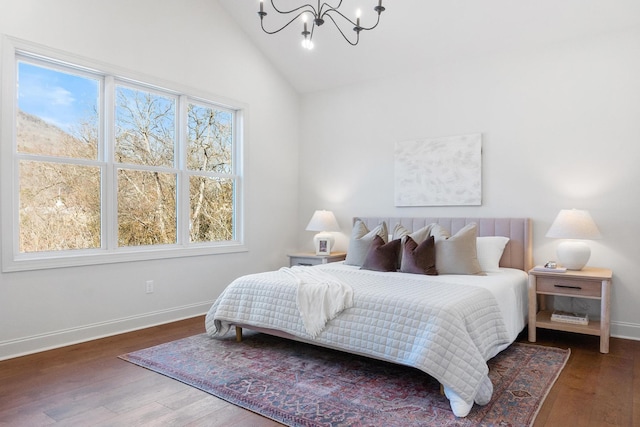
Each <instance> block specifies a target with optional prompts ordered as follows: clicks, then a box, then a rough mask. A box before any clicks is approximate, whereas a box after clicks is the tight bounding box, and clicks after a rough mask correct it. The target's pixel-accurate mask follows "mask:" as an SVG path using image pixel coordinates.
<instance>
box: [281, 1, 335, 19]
mask: <svg viewBox="0 0 640 427" xmlns="http://www.w3.org/2000/svg"><path fill="white" fill-rule="evenodd" d="M341 3H342V1H341ZM271 7H273V9H274V10H275V11H276V12H278V13H281V14H283V15H288V14H289V13H293V12H297V11H298V10H300V9H304V8H305V7H308V8H310V9H311V10H312V11H313V15H314V16H316V15H317V14H318V11H317V10H316V8H315V7H313V6H312V5H310V4H309V3H307V4H303V5H302V6H298V7H296V8H295V9H291V10H280V9H278V8H277V6H276V4H275V2H274V0H271ZM298 16H300V15H298ZM296 18H297V16H296Z"/></svg>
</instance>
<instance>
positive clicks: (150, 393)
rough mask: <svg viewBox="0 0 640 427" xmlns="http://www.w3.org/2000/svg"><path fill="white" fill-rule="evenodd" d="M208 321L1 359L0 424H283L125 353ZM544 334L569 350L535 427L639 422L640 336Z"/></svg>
mask: <svg viewBox="0 0 640 427" xmlns="http://www.w3.org/2000/svg"><path fill="white" fill-rule="evenodd" d="M203 324H204V320H203V318H202V317H197V318H194V319H188V320H184V321H180V322H176V323H171V324H168V325H163V326H157V327H153V328H149V329H144V330H141V331H136V332H131V333H127V334H123V335H118V336H115V337H110V338H104V339H100V340H96V341H92V342H89V343H84V344H78V345H74V346H70V347H66V348H62V349H57V350H51V351H47V352H43V353H38V354H34V355H30V356H24V357H20V358H16V359H11V360H7V361H3V362H0V426H5V425H6V426H46V425H53V424H55V425H59V426H60V425H62V426H103V425H104V426H135V425H154V426H156V425H157V426H231V425H232V426H240V427H248V426H252V427H265V426H270V427H273V426H279V425H280V424H278V423H276V422H273V421H271V420H269V419H266V418H263V417H261V416H259V415H256V414H254V413H252V412H249V411H245V410H243V409H240V408H238V407H236V406H233V405H231V404H228V403H226V402H224V401H222V400H220V399H217V398H215V397H213V396H211V395H209V394H207V393H204V392H202V391H199V390H197V389H195V388H192V387H189V386H187V385H184V384H182V383H180V382H178V381H174V380H171V379H169V378H167V377H164V376H163V375H159V374H156V373H153V372H151V371H148V370H146V369H143V368H139V367H137V366H135V365H132V364H130V363H127V362H124V361H122V360H120V359H118V358H117V356H118V355H120V354H124V353H127V352H130V351H134V350H138V349H142V348H145V347H149V346H152V345H156V344H160V343H163V342H168V341H172V340H175V339H178V338H182V337H186V336H190V335H194V334H197V333H201V332H203V331H204V326H203ZM538 338H539V343H540V344H543V345H555V346H557V347H562V348H567V347H569V348H571V357H570V359H569V362H568V363H567V366H566V368H565V369H564V371H563V372H562V374H561V375H560V378H559V379H558V381H557V382H556V385H555V386H554V387H553V389H552V390H551V392H550V393H549V395H548V397H547V399H546V401H545V403H544V405H543V407H542V408H541V410H540V412H539V414H538V417H537V419H536V422H535V426H536V427H542V426H547V427H548V426H640V342H636V341H628V340H621V339H615V338H614V339H612V340H611V352H610V353H609V354H606V355H604V354H600V353H599V352H598V348H599V347H598V338H597V337H590V336H584V335H575V334H566V333H561V332H552V331H545V330H539V331H538ZM522 340H523V341H525V340H526V335H524V338H523V339H522Z"/></svg>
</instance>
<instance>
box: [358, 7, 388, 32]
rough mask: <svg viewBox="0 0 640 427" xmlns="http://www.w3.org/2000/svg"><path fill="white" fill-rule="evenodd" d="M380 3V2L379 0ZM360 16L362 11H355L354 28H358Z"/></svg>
mask: <svg viewBox="0 0 640 427" xmlns="http://www.w3.org/2000/svg"><path fill="white" fill-rule="evenodd" d="M380 1H382V0H380ZM361 15H362V11H361V10H360V9H358V10H356V27H358V28H360V16H361Z"/></svg>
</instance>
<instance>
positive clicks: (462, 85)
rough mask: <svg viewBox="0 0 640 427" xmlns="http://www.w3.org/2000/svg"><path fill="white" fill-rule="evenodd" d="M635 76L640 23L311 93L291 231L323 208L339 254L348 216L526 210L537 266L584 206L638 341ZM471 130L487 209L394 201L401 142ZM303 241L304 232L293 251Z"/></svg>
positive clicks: (619, 312) (599, 256) (624, 327)
mask: <svg viewBox="0 0 640 427" xmlns="http://www.w3.org/2000/svg"><path fill="white" fill-rule="evenodd" d="M639 76H640V28H637V27H636V28H632V29H628V30H625V31H621V32H619V33H614V34H603V35H599V36H597V37H596V36H594V37H592V38H588V39H586V38H585V39H580V40H571V41H566V42H565V43H563V44H555V45H552V46H547V47H546V48H545V49H541V50H537V51H526V52H522V51H519V52H511V53H503V54H501V55H495V56H492V57H484V58H474V59H468V60H465V59H460V60H459V61H457V62H455V63H441V64H433V66H431V67H430V68H426V69H415V70H411V71H410V72H407V73H406V74H404V75H400V76H396V77H394V78H388V79H384V80H379V81H373V82H368V83H363V84H360V85H355V86H349V87H344V88H339V89H335V90H330V91H324V92H318V93H311V94H307V95H305V96H304V97H303V116H302V119H303V122H302V135H304V137H303V143H302V145H301V147H300V157H301V162H300V176H301V179H300V189H301V192H300V195H301V197H300V220H299V229H300V230H303V229H304V226H305V225H306V222H307V221H308V220H309V218H310V217H311V214H312V212H313V210H314V209H319V208H325V209H331V210H333V211H334V212H335V213H336V216H337V217H338V221H339V223H340V224H341V226H342V227H343V230H344V235H342V236H338V237H339V239H337V240H338V242H339V243H338V248H342V249H346V244H347V236H348V233H349V232H350V230H351V226H350V221H351V217H353V216H356V215H369V216H376V215H381V216H419V215H423V216H426V215H428V216H503V217H509V216H526V217H530V218H532V219H533V221H534V260H535V261H536V262H537V263H543V262H544V261H546V260H549V259H554V258H555V245H556V243H557V242H555V241H553V240H551V239H547V238H545V237H544V235H545V233H546V231H547V229H548V228H549V226H550V224H551V222H552V221H553V219H554V218H555V215H556V214H557V212H558V211H559V210H560V209H563V208H580V209H588V210H589V211H590V212H591V214H592V216H593V217H594V219H595V221H596V222H597V224H598V226H599V227H600V230H601V232H602V234H603V236H604V238H603V239H602V240H599V241H595V242H592V244H591V246H592V258H591V261H590V263H589V265H592V266H602V267H609V268H611V269H613V272H614V281H613V296H612V299H613V303H612V320H613V326H612V334H613V335H616V336H627V337H633V338H635V339H640V310H638V305H639V304H640V281H639V280H638V270H637V268H638V265H640V245H638V243H637V242H638V239H639V238H640V215H639V214H640V197H639V193H638V185H639V184H640V168H639V167H638V166H637V164H638V160H639V159H640V77H639ZM477 132H481V133H482V134H483V195H482V196H483V202H482V206H479V207H420V208H396V207H394V198H393V197H394V171H393V150H394V143H395V142H396V141H404V140H411V139H416V138H424V137H436V136H446V135H460V134H466V133H477ZM318 159H322V161H318ZM311 239H312V233H308V232H307V233H300V237H299V244H300V246H301V247H305V248H307V249H311V248H312V243H311Z"/></svg>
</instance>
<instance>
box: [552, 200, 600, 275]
mask: <svg viewBox="0 0 640 427" xmlns="http://www.w3.org/2000/svg"><path fill="white" fill-rule="evenodd" d="M546 237H552V238H555V239H569V240H564V241H562V242H560V243H559V244H558V249H557V254H558V262H559V263H560V265H561V266H562V267H565V268H566V269H568V270H582V268H583V267H584V266H585V265H586V264H587V261H589V257H590V256H591V249H590V248H589V246H588V245H587V244H586V243H585V242H582V241H580V240H582V239H586V240H594V239H599V238H600V237H602V236H601V234H600V230H598V227H597V226H596V223H595V222H593V219H592V218H591V215H590V214H589V212H588V211H585V210H579V209H562V210H561V211H560V213H558V216H556V219H555V220H554V221H553V224H551V228H549V231H547V234H546ZM576 239H580V240H576Z"/></svg>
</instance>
